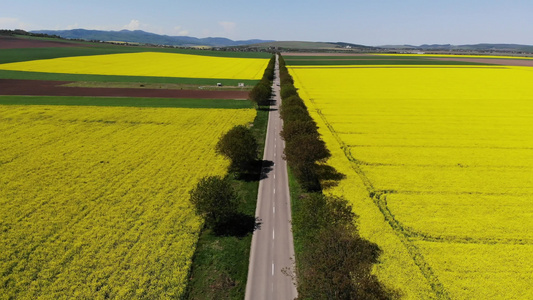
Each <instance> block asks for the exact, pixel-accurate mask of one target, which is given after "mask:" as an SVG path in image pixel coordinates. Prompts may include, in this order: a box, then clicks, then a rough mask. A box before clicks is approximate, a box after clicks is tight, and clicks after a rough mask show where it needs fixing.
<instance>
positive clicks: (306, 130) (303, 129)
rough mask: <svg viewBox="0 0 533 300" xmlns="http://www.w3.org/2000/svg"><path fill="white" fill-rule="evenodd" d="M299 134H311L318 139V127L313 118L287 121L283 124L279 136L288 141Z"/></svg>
mask: <svg viewBox="0 0 533 300" xmlns="http://www.w3.org/2000/svg"><path fill="white" fill-rule="evenodd" d="M301 135H313V136H315V137H316V138H317V139H319V137H320V136H319V134H318V128H317V126H316V123H315V122H314V121H313V120H307V121H300V120H296V121H293V122H287V123H285V124H283V130H282V131H281V136H282V137H283V139H284V140H285V141H290V140H292V139H293V138H295V137H297V136H301Z"/></svg>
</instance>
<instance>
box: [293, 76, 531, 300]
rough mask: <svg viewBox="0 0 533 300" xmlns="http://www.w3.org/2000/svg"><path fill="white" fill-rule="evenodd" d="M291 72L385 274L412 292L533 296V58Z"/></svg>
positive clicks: (341, 190)
mask: <svg viewBox="0 0 533 300" xmlns="http://www.w3.org/2000/svg"><path fill="white" fill-rule="evenodd" d="M291 73H292V74H293V77H294V78H295V81H296V84H297V86H298V87H299V88H300V91H301V93H300V95H301V96H302V97H304V98H305V100H306V101H307V105H308V106H309V107H310V108H311V111H312V114H313V117H314V118H315V120H317V122H318V123H319V126H320V127H321V134H322V135H323V136H324V140H325V141H326V143H327V145H328V148H329V149H330V150H331V152H332V154H333V157H332V159H330V161H329V164H331V165H332V166H333V167H335V168H336V169H337V170H339V171H340V172H342V173H344V174H346V175H347V179H346V180H344V181H343V182H341V183H340V184H339V185H338V186H337V187H335V188H333V189H330V190H329V191H328V192H329V193H332V194H340V195H344V196H345V197H347V198H348V199H350V200H351V201H352V203H353V204H354V209H355V210H356V213H357V214H358V215H360V216H361V218H360V221H359V222H360V229H361V234H362V235H363V236H364V237H366V238H368V239H369V240H370V241H373V242H376V243H377V244H378V245H379V246H380V248H381V249H382V250H383V251H384V253H383V256H382V258H381V263H380V264H378V265H376V269H375V272H376V273H377V275H378V276H379V277H380V279H382V280H383V281H384V282H385V283H386V284H387V285H389V286H391V287H393V288H397V289H399V290H400V292H401V293H402V294H404V296H405V297H406V298H408V299H409V298H413V299H420V298H433V297H436V298H442V299H446V298H452V299H472V298H484V299H489V298H499V299H502V298H504V299H508V298H528V297H531V296H532V295H531V294H527V293H528V291H529V293H530V291H531V289H530V288H528V282H531V281H532V280H533V278H532V277H531V274H532V272H533V260H532V259H531V258H530V255H529V253H531V251H532V250H533V236H532V235H531V228H532V227H533V223H531V220H532V218H531V216H532V215H533V205H532V204H531V201H530V199H531V196H532V195H533V190H532V188H531V187H532V186H533V177H531V173H532V171H533V170H532V169H533V160H532V157H533V143H532V141H533V135H532V133H531V130H530V128H531V126H532V125H533V124H532V123H531V120H532V117H533V105H532V104H531V103H532V102H531V100H532V99H533V94H532V92H531V89H530V88H529V83H528V82H529V81H531V79H533V78H532V76H533V73H532V71H531V69H528V68H519V67H497V68H492V67H477V66H476V67H462V66H461V67H452V66H449V67H446V68H439V67H425V68H410V67H407V68H358V67H355V68H350V69H344V68H336V67H334V68H320V67H318V68H300V67H295V68H292V69H291ZM365 194H366V196H365ZM369 196H370V197H369ZM380 220H382V221H380ZM380 222H384V223H385V224H386V225H387V226H384V225H383V223H380ZM387 228H388V229H387ZM391 229H392V231H391ZM391 232H392V233H393V234H391ZM409 259H410V260H411V262H408V260H409ZM417 274H419V275H420V276H419V275H417Z"/></svg>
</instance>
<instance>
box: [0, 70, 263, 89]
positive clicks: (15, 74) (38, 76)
mask: <svg viewBox="0 0 533 300" xmlns="http://www.w3.org/2000/svg"><path fill="white" fill-rule="evenodd" d="M0 79H28V80H57V81H88V82H136V83H174V84H197V85H216V84H217V83H222V85H225V86H237V84H238V83H241V82H242V83H244V84H245V85H247V86H253V85H255V84H256V83H257V82H259V80H246V79H220V78H180V77H153V76H112V75H86V74H61V73H43V72H23V71H8V70H0Z"/></svg>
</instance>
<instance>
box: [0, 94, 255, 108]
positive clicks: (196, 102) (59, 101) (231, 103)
mask: <svg viewBox="0 0 533 300" xmlns="http://www.w3.org/2000/svg"><path fill="white" fill-rule="evenodd" d="M0 105H74V106H123V107H180V108H228V109H242V108H253V105H252V103H251V102H250V101H245V100H226V99H182V98H179V99H173V98H171V99H169V98H118V97H116V98H115V97H60V96H0Z"/></svg>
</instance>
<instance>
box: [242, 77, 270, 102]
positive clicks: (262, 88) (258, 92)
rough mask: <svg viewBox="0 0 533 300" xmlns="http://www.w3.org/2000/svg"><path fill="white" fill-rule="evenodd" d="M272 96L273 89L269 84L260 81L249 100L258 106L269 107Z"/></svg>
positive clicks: (249, 94)
mask: <svg viewBox="0 0 533 300" xmlns="http://www.w3.org/2000/svg"><path fill="white" fill-rule="evenodd" d="M271 96H272V87H271V86H270V84H269V83H268V82H263V81H260V82H259V83H258V84H256V85H255V86H254V87H253V89H252V90H251V91H250V93H248V98H249V99H250V100H252V101H253V102H255V103H256V104H257V105H258V106H262V105H268V104H269V101H270V97H271Z"/></svg>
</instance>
